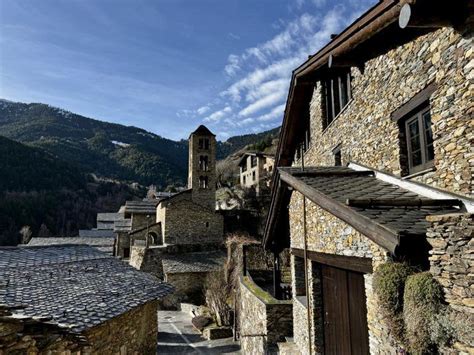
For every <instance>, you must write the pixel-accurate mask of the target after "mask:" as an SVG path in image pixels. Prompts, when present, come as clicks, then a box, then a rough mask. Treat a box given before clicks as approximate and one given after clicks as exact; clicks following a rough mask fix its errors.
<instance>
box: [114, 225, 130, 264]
mask: <svg viewBox="0 0 474 355" xmlns="http://www.w3.org/2000/svg"><path fill="white" fill-rule="evenodd" d="M131 231H132V220H131V219H130V218H125V219H121V220H117V221H115V222H114V234H115V246H114V255H115V256H118V257H120V258H122V259H128V258H130V235H129V233H130V232H131Z"/></svg>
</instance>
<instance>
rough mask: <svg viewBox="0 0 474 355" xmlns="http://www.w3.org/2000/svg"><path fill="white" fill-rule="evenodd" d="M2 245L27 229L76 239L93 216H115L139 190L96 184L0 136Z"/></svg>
mask: <svg viewBox="0 0 474 355" xmlns="http://www.w3.org/2000/svg"><path fill="white" fill-rule="evenodd" d="M0 157H1V159H0V245H15V244H16V243H17V242H18V241H19V240H18V239H19V231H20V229H21V228H22V227H23V226H26V225H28V226H29V227H30V228H31V230H32V232H33V235H38V234H43V235H45V236H47V235H62V236H72V235H77V233H78V230H79V229H80V228H92V227H94V226H95V219H96V214H97V212H101V211H116V210H118V208H119V207H120V205H121V204H122V203H123V202H124V201H125V200H127V199H132V198H139V197H142V196H143V194H144V191H143V190H138V189H136V188H132V187H130V186H128V185H126V184H122V183H114V182H105V181H100V180H95V179H94V178H93V177H92V176H90V175H87V174H86V173H84V172H83V171H81V170H80V169H79V168H77V167H74V166H72V165H71V164H69V163H67V162H64V161H62V160H60V159H58V158H57V157H55V156H53V155H52V154H50V153H48V152H45V151H42V150H41V149H38V148H32V147H28V146H25V145H23V144H21V143H18V142H14V141H12V140H9V139H7V138H4V137H0Z"/></svg>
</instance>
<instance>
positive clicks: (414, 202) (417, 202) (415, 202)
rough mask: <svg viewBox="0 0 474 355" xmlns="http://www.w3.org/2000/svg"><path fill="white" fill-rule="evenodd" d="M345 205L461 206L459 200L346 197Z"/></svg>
mask: <svg viewBox="0 0 474 355" xmlns="http://www.w3.org/2000/svg"><path fill="white" fill-rule="evenodd" d="M346 205H347V206H353V207H370V206H393V207H397V206H400V207H405V206H409V207H427V206H440V207H441V206H461V205H462V202H461V201H460V200H455V199H449V200H428V199H420V198H413V199H363V198H361V199H347V200H346Z"/></svg>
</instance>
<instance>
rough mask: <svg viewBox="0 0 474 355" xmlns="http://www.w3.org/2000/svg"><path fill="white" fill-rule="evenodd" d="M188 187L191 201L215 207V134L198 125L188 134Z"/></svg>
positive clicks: (207, 206)
mask: <svg viewBox="0 0 474 355" xmlns="http://www.w3.org/2000/svg"><path fill="white" fill-rule="evenodd" d="M188 169H189V170H188V171H189V172H188V174H189V175H188V188H190V189H192V199H193V202H194V203H196V204H198V205H201V206H203V207H206V208H209V209H211V210H213V211H214V210H215V209H216V136H215V135H214V134H213V133H212V132H211V131H210V130H209V129H208V128H207V127H205V126H203V125H201V126H199V127H198V128H197V129H196V130H195V131H194V132H193V133H191V135H190V136H189V168H188Z"/></svg>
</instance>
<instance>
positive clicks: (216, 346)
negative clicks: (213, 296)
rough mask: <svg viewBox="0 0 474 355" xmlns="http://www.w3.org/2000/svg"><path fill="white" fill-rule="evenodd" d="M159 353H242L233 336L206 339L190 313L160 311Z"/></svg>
mask: <svg viewBox="0 0 474 355" xmlns="http://www.w3.org/2000/svg"><path fill="white" fill-rule="evenodd" d="M157 353H158V354H240V346H239V343H238V342H234V341H233V340H232V338H228V339H219V340H205V339H204V338H202V337H201V335H200V334H199V332H198V331H197V330H196V329H194V327H193V326H192V324H191V317H190V316H189V314H187V313H184V312H179V311H159V312H158V351H157Z"/></svg>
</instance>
